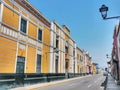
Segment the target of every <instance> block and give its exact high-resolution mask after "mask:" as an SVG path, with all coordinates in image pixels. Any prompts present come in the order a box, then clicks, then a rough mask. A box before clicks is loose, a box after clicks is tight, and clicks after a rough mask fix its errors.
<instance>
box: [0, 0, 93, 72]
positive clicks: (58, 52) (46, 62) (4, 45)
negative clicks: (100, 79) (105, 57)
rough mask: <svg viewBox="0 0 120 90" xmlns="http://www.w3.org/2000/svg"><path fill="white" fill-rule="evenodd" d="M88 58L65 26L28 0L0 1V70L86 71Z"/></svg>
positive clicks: (89, 69)
mask: <svg viewBox="0 0 120 90" xmlns="http://www.w3.org/2000/svg"><path fill="white" fill-rule="evenodd" d="M78 54H79V55H78ZM90 61H91V58H90V56H89V55H88V54H87V53H85V52H84V51H82V50H81V49H80V48H79V47H77V46H76V42H75V41H74V40H73V39H72V38H71V36H70V29H69V28H68V27H67V26H66V25H63V26H62V27H61V26H60V25H58V24H57V23H56V22H55V21H53V22H50V21H49V20H48V19H47V18H46V17H45V16H43V15H42V14H41V13H40V12H39V11H38V10H37V9H36V8H34V7H33V6H32V5H31V4H30V3H29V2H28V0H0V73H89V72H90V71H91V68H90V66H91V65H90ZM88 66H89V67H88Z"/></svg>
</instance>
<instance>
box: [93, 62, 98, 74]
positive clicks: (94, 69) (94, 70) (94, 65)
mask: <svg viewBox="0 0 120 90" xmlns="http://www.w3.org/2000/svg"><path fill="white" fill-rule="evenodd" d="M92 73H93V74H97V70H96V63H92Z"/></svg>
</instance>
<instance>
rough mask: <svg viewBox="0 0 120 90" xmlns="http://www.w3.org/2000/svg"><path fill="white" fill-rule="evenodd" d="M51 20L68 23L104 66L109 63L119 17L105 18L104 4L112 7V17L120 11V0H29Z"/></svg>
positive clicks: (82, 43)
mask: <svg viewBox="0 0 120 90" xmlns="http://www.w3.org/2000/svg"><path fill="white" fill-rule="evenodd" d="M28 1H29V2H30V3H31V4H32V5H33V6H34V7H36V8H37V9H38V10H39V11H40V12H41V13H42V14H43V15H44V16H45V17H46V18H48V19H49V20H50V21H53V20H55V21H56V22H58V24H59V25H62V24H65V25H67V26H68V27H69V29H70V33H71V34H70V35H71V37H72V38H73V40H75V41H76V43H77V46H78V47H80V48H81V49H85V50H87V51H88V52H89V53H90V55H91V56H92V60H93V62H95V63H98V64H99V66H100V67H103V68H105V67H107V63H106V62H107V61H109V59H107V58H106V54H109V55H111V51H112V46H113V45H112V43H113V31H114V27H115V25H117V24H118V22H119V21H118V20H117V19H111V20H103V19H102V17H101V14H100V12H99V8H100V7H101V5H102V4H105V5H106V6H108V7H109V11H108V17H110V16H119V15H120V10H119V8H120V5H119V4H120V0H28Z"/></svg>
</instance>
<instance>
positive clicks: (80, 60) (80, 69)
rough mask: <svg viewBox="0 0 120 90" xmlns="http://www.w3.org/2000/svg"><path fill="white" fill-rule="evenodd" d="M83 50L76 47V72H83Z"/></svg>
mask: <svg viewBox="0 0 120 90" xmlns="http://www.w3.org/2000/svg"><path fill="white" fill-rule="evenodd" d="M84 63H85V62H84V51H83V50H81V49H80V48H79V47H77V73H84V65H85V64H84Z"/></svg>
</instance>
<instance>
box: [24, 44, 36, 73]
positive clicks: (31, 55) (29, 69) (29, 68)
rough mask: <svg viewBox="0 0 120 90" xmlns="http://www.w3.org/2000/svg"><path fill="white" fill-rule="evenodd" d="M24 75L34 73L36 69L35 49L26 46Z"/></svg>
mask: <svg viewBox="0 0 120 90" xmlns="http://www.w3.org/2000/svg"><path fill="white" fill-rule="evenodd" d="M26 62H27V63H26V73H35V72H36V71H35V69H36V49H35V48H33V47H31V46H28V53H27V61H26Z"/></svg>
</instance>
